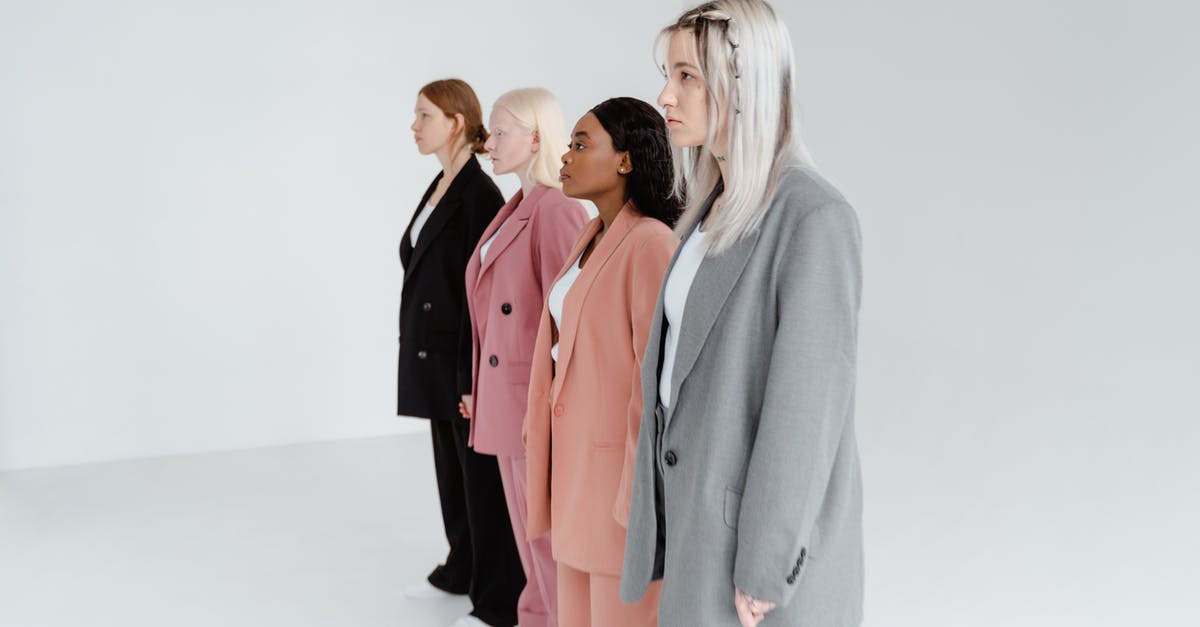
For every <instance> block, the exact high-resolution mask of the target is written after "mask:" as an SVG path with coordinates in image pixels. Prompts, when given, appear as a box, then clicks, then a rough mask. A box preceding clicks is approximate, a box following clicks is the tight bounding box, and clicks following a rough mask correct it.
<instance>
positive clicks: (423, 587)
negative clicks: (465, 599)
mask: <svg viewBox="0 0 1200 627" xmlns="http://www.w3.org/2000/svg"><path fill="white" fill-rule="evenodd" d="M404 596H405V597H407V598H410V599H422V600H424V599H453V598H454V597H458V596H462V595H460V594H452V593H450V592H446V591H445V590H442V589H441V588H439V587H437V586H435V585H433V584H431V583H429V582H428V581H422V582H421V583H419V584H417V585H415V586H409V587H407V588H405V589H404Z"/></svg>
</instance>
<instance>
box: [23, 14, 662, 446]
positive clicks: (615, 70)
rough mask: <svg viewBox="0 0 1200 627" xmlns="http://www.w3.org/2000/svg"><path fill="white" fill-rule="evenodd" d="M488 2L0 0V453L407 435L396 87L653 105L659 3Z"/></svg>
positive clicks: (413, 186)
mask: <svg viewBox="0 0 1200 627" xmlns="http://www.w3.org/2000/svg"><path fill="white" fill-rule="evenodd" d="M507 4H508V3H496V2H472V3H450V4H447V3H434V2H421V3H416V2H413V3H387V2H369V1H367V2H338V3H303V4H300V5H294V4H286V3H285V4H279V3H274V2H264V1H259V0H253V1H243V0H239V1H237V2H233V1H218V2H212V1H209V0H206V1H205V2H198V1H195V0H185V1H177V2H169V3H165V4H164V3H162V2H150V1H148V0H126V1H124V2H116V3H102V4H96V3H90V2H81V1H78V0H67V1H64V2H58V3H4V4H3V5H2V6H0V77H2V80H0V90H3V91H0V94H3V96H2V98H3V99H2V100H0V108H2V110H3V114H2V115H0V209H2V212H3V213H2V214H0V294H2V295H3V296H2V297H3V306H2V308H0V469H4V468H17V467H32V466H43V465H55V464H68V463H78V462H89V461H96V460H105V459H116V458H125V457H136V456H147V455H161V454H172V453H183V452H193V451H204V450H213V449H226V448H236V447H249V446H259V445H268V444H278V443H284V442H293V441H302V440H316V439H327V438H340V437H352V436H364V435H373V434H381V433H389V432H394V431H396V430H398V429H403V428H405V426H404V425H405V423H407V424H408V428H416V427H417V424H416V423H415V422H413V421H410V420H398V419H397V418H396V417H395V416H394V412H395V410H394V407H395V386H396V383H395V368H396V366H395V360H396V355H395V353H396V311H397V307H398V302H399V285H400V280H401V276H402V275H401V272H400V266H399V262H398V260H397V252H396V250H397V246H398V241H399V237H400V234H401V232H402V231H403V229H404V227H405V225H407V221H408V218H409V216H411V213H412V211H413V209H414V205H415V204H416V202H417V201H418V200H419V197H420V194H421V192H423V191H424V189H425V186H426V185H428V183H429V180H430V179H431V178H432V177H433V175H434V174H435V173H436V172H437V169H438V166H437V162H436V160H435V159H434V158H433V157H426V158H422V157H420V155H418V154H417V153H416V150H415V149H414V147H413V145H412V138H411V133H410V132H409V131H408V125H409V124H410V123H411V121H412V115H411V112H412V107H413V104H414V101H415V98H416V91H417V89H418V88H419V87H420V86H421V85H423V84H424V83H426V82H428V81H429V80H432V79H435V78H443V77H446V76H450V75H454V76H459V77H462V78H464V79H466V80H468V81H469V82H471V83H472V84H473V85H474V86H475V88H476V90H477V91H478V93H479V95H480V98H481V99H482V100H483V101H484V102H485V108H486V109H490V103H491V101H492V100H494V99H495V98H496V97H497V96H498V95H500V93H502V92H503V91H505V90H507V89H510V88H513V87H518V86H526V85H543V86H546V87H549V88H550V89H552V90H554V91H556V92H558V93H559V94H561V99H562V103H563V108H564V110H565V111H566V113H567V116H568V117H569V118H571V119H570V122H571V123H573V122H574V120H575V118H576V117H578V116H579V115H580V114H581V113H582V112H583V111H585V110H586V109H587V108H588V107H590V106H592V105H594V104H596V103H597V102H599V101H600V100H602V99H603V98H605V97H608V96H612V95H634V96H640V97H643V98H649V99H651V100H653V98H654V95H655V93H656V89H657V85H658V82H659V79H658V75H657V72H656V71H655V69H654V66H653V63H652V62H651V59H650V56H649V52H648V51H649V49H650V40H651V38H652V35H653V33H654V32H655V31H656V30H657V28H659V25H660V24H661V23H663V22H665V21H666V20H667V19H668V18H669V17H670V16H671V15H672V14H673V13H675V11H676V6H675V5H672V4H667V3H663V4H662V6H644V5H643V3H639V2H632V1H622V2H614V3H610V5H608V8H605V7H598V6H597V7H589V6H588V5H587V4H586V3H574V4H572V3H561V2H554V1H551V0H546V1H539V2H534V1H530V2H525V3H523V6H524V7H526V8H525V10H521V11H517V10H513V9H506V8H505V6H506V5H507ZM456 5H457V6H456ZM614 9H616V11H614ZM634 11H636V12H637V14H638V16H639V19H637V20H630V19H628V17H627V16H628V15H629V14H631V13H633V12H634ZM485 167H486V166H485ZM511 178H512V177H507V179H502V180H501V181H500V183H501V185H502V189H504V190H505V191H506V192H511V191H514V190H515V189H516V187H517V185H516V183H515V181H514V180H508V179H511Z"/></svg>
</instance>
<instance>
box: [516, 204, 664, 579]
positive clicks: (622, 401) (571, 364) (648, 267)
mask: <svg viewBox="0 0 1200 627" xmlns="http://www.w3.org/2000/svg"><path fill="white" fill-rule="evenodd" d="M602 226H603V222H602V221H601V220H600V219H599V218H596V219H595V220H593V221H592V222H591V223H590V224H588V226H587V228H586V229H584V231H583V233H582V234H581V235H580V237H579V239H578V241H576V242H575V246H574V247H573V248H572V249H571V252H570V254H569V255H567V263H568V264H571V263H574V262H575V261H576V260H577V259H578V258H579V255H580V254H581V253H582V252H583V250H584V249H585V248H586V247H587V245H588V243H589V242H590V241H591V240H592V238H593V237H595V235H596V233H598V232H599V231H600V228H601V227H602ZM677 245H678V240H677V239H676V237H675V235H674V234H673V233H672V231H671V229H670V227H668V226H667V225H665V224H663V223H662V222H660V221H659V220H656V219H654V218H650V217H646V216H643V215H641V214H640V213H638V212H637V210H636V209H635V208H634V207H633V205H632V204H626V205H625V206H624V207H623V208H622V209H621V212H620V213H618V214H617V217H616V219H614V220H613V223H612V225H611V226H610V227H609V232H608V233H607V234H606V235H605V236H604V238H603V239H602V240H601V241H600V243H599V245H597V246H596V248H595V250H593V251H592V255H591V257H589V258H588V261H587V264H586V265H584V267H583V270H582V272H581V273H580V275H579V277H578V279H577V280H576V282H575V284H574V285H573V286H572V287H571V290H570V291H569V292H568V293H567V295H566V299H565V302H564V303H563V315H562V318H563V319H562V329H561V330H556V329H555V328H554V322H553V319H552V318H551V316H550V312H549V310H548V309H546V308H543V310H542V315H541V322H540V324H539V326H538V333H537V344H536V347H535V348H534V354H533V367H532V372H531V374H530V382H529V409H528V412H527V413H526V415H525V437H526V455H527V457H526V464H527V468H528V473H529V475H528V477H529V489H528V507H529V523H528V529H527V532H528V535H529V537H530V538H531V539H532V538H536V537H538V536H540V535H542V534H543V533H545V532H547V531H550V530H551V527H553V531H554V533H553V542H554V558H555V559H556V560H558V561H561V562H563V563H565V564H567V565H569V566H571V567H573V568H576V569H579V570H584V571H587V572H592V573H601V574H607V575H612V576H617V575H620V573H621V562H622V559H623V556H624V553H625V524H626V521H627V520H628V517H629V501H630V485H631V482H632V478H633V467H634V466H633V465H634V461H635V459H636V458H635V454H634V453H635V450H636V447H637V436H638V430H639V427H640V425H641V419H642V389H641V385H640V369H641V361H642V356H643V354H644V353H645V349H646V338H647V337H648V336H649V333H650V324H651V321H652V319H653V316H654V305H655V301H656V299H657V297H658V290H659V287H660V286H661V284H662V279H663V275H664V274H665V273H666V269H667V264H668V263H669V262H670V260H671V256H672V255H673V254H674V252H675V247H676V246H677ZM566 269H567V268H565V267H564V268H563V272H560V273H559V276H562V274H563V273H565V271H566ZM555 280H557V277H556V279H555ZM556 331H557V333H556ZM556 337H557V339H558V342H559V346H558V362H557V364H556V363H555V362H554V360H553V359H552V358H551V357H550V348H551V347H552V346H553V345H554V341H555V338H556Z"/></svg>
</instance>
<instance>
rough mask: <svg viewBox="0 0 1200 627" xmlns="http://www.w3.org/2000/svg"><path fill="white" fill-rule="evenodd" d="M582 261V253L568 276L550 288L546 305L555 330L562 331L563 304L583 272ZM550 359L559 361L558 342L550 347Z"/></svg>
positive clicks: (568, 272)
mask: <svg viewBox="0 0 1200 627" xmlns="http://www.w3.org/2000/svg"><path fill="white" fill-rule="evenodd" d="M582 261H583V253H580V254H579V257H578V258H576V259H575V263H572V264H571V267H570V268H567V272H566V274H564V275H562V278H561V279H559V280H558V281H555V283H554V287H552V288H550V298H549V300H547V301H546V304H547V306H548V307H550V317H551V318H553V319H554V328H556V329H562V315H563V302H564V301H565V300H566V299H567V292H569V291H571V286H572V285H575V280H576V279H578V278H579V274H580V273H581V272H583V268H582V267H580V265H579V264H580V262H582ZM550 357H552V358H553V359H554V361H555V362H557V361H558V342H555V343H554V346H551V347H550Z"/></svg>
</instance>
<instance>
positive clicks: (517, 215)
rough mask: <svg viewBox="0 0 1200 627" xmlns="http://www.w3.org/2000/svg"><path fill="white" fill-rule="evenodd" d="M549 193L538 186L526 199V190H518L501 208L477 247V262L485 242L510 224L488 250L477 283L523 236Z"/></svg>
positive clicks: (543, 187) (545, 188) (547, 188)
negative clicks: (506, 222) (511, 245)
mask: <svg viewBox="0 0 1200 627" xmlns="http://www.w3.org/2000/svg"><path fill="white" fill-rule="evenodd" d="M548 191H550V188H549V187H546V186H545V185H536V186H534V188H533V189H532V190H530V191H529V196H528V197H526V196H525V192H524V190H517V193H516V194H514V195H513V197H512V199H511V200H509V201H508V202H507V203H505V205H504V206H503V207H501V208H500V211H499V212H498V213H496V218H495V219H493V220H492V223H491V224H489V225H488V227H487V229H486V230H485V231H484V232H483V237H481V238H480V239H479V244H478V245H476V246H475V259H476V260H478V259H479V250H480V249H481V248H482V247H483V244H484V242H486V241H488V239H489V238H490V237H491V236H492V235H493V234H494V233H496V230H497V229H499V228H500V227H501V226H505V221H506V220H507V221H508V224H507V226H505V228H504V230H503V231H502V232H501V233H500V234H499V235H497V236H496V241H494V242H492V246H491V248H488V255H487V260H486V261H484V262H483V264H482V266H481V267H480V268H479V276H478V277H476V281H478V280H479V277H482V276H483V273H484V272H487V270H488V268H490V267H492V264H493V263H495V262H496V259H499V258H500V254H501V253H503V252H504V249H506V248H508V245H509V244H511V243H513V240H515V239H517V236H518V235H520V234H521V231H523V230H525V225H526V224H527V223H528V222H529V218H530V216H532V215H533V210H534V209H535V208H536V207H537V205H538V202H539V201H541V199H542V197H543V196H545V195H546V192H548Z"/></svg>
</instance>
